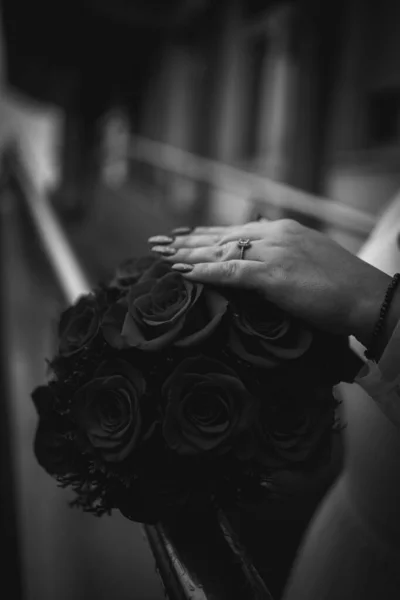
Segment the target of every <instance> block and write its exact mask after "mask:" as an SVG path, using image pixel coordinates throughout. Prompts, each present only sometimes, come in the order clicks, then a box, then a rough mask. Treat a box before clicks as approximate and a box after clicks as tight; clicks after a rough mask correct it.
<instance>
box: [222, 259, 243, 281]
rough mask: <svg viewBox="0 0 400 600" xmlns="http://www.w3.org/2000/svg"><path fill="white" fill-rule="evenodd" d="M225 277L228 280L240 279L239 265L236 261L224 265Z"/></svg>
mask: <svg viewBox="0 0 400 600" xmlns="http://www.w3.org/2000/svg"><path fill="white" fill-rule="evenodd" d="M223 273H224V277H226V278H227V279H238V276H239V269H238V263H237V262H235V261H227V262H225V263H224V264H223Z"/></svg>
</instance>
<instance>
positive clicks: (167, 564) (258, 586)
mask: <svg viewBox="0 0 400 600" xmlns="http://www.w3.org/2000/svg"><path fill="white" fill-rule="evenodd" d="M8 154H9V156H8V162H9V165H10V164H11V171H12V173H13V175H14V178H13V180H16V182H17V184H18V187H19V190H20V192H21V196H22V197H23V198H24V202H25V203H26V208H27V209H28V211H29V213H30V216H31V218H32V220H33V223H34V226H35V228H36V230H37V233H38V234H39V238H40V240H41V242H42V245H43V248H44V250H45V252H46V255H47V257H48V259H49V262H50V264H51V266H52V267H53V271H54V274H55V275H56V278H57V280H58V282H59V284H60V287H61V289H62V291H63V293H64V296H65V299H66V301H67V302H68V303H69V304H71V303H73V302H75V301H76V300H77V299H78V298H79V297H80V296H82V295H85V294H87V293H88V292H89V291H90V290H91V285H90V282H89V280H88V278H87V276H86V274H85V273H84V272H83V270H82V268H81V266H80V264H79V260H78V258H77V257H76V255H75V253H74V251H73V249H72V248H71V246H70V244H69V242H68V239H67V237H66V235H65V234H64V232H63V230H62V227H61V225H60V223H59V222H58V220H57V217H56V215H55V213H54V211H53V209H52V208H51V206H50V204H49V202H48V200H47V198H46V197H45V196H44V194H42V193H40V192H39V191H38V190H36V189H35V187H34V185H33V183H32V181H31V180H30V178H29V176H28V174H27V172H26V171H25V169H24V167H23V165H22V163H21V160H20V159H19V152H18V149H17V148H16V147H15V146H12V147H11V148H10V149H9V150H8ZM9 170H10V169H9ZM217 517H218V523H219V527H220V533H221V535H222V537H223V539H224V540H225V543H226V544H227V546H228V548H229V551H230V552H231V553H232V562H233V563H235V565H236V568H237V569H239V570H241V572H242V574H243V576H244V578H245V580H246V584H247V587H248V591H249V593H251V600H273V598H272V595H271V594H270V592H269V590H268V589H267V587H266V585H265V583H264V581H263V580H262V578H261V577H260V575H259V574H258V572H257V570H256V569H255V567H252V566H249V561H248V560H247V559H246V557H245V553H244V551H243V549H242V548H241V547H240V544H239V542H238V540H237V539H236V536H235V534H234V532H233V531H232V530H231V529H230V524H229V522H228V520H227V519H226V518H225V517H224V515H223V514H222V513H221V514H218V515H217ZM143 531H144V534H145V537H146V539H147V541H148V543H149V546H150V548H151V551H152V552H153V556H154V559H155V562H156V567H157V570H158V572H159V573H160V575H161V579H162V582H163V585H164V588H165V591H166V593H167V595H168V598H170V600H211V597H212V600H218V596H215V595H214V593H213V592H211V596H210V595H209V594H208V592H206V591H205V590H204V589H203V588H202V586H201V584H200V583H197V582H195V581H194V579H193V578H192V576H191V574H190V572H189V570H188V569H186V567H185V565H184V564H183V563H182V561H181V560H180V559H179V557H178V553H177V551H176V549H175V547H174V545H173V544H172V543H171V541H170V540H169V537H168V535H167V533H166V531H165V529H164V527H163V526H162V525H153V526H149V525H143ZM249 600H250V597H249Z"/></svg>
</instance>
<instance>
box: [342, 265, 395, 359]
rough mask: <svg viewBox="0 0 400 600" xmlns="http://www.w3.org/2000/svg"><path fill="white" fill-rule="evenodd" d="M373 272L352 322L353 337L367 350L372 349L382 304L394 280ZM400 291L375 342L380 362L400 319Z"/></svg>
mask: <svg viewBox="0 0 400 600" xmlns="http://www.w3.org/2000/svg"><path fill="white" fill-rule="evenodd" d="M373 270H374V273H372V272H371V276H370V286H369V288H368V290H365V291H364V293H363V294H360V296H361V297H359V298H358V302H357V303H356V305H355V307H354V309H355V310H354V315H355V318H354V319H353V321H352V332H351V333H352V335H354V337H355V338H356V339H357V340H358V341H359V342H361V344H362V345H363V346H364V347H365V348H367V349H368V348H370V346H371V342H372V340H373V337H374V336H373V334H374V329H375V325H376V323H377V321H378V319H379V315H380V310H381V307H382V303H383V301H384V299H385V294H386V292H387V289H388V287H389V285H390V283H391V281H392V278H391V277H390V276H389V275H387V274H386V273H383V272H382V271H379V270H377V269H373ZM399 292H400V290H399V288H397V289H396V290H395V292H394V294H393V296H392V300H391V302H390V304H389V307H388V309H387V312H386V315H385V318H384V321H383V326H382V328H381V330H380V333H379V335H378V337H377V338H376V339H375V341H374V348H375V356H376V359H377V360H379V358H380V356H381V355H382V352H383V351H384V349H385V347H386V345H387V343H388V341H389V340H390V338H391V335H392V333H393V331H394V329H395V327H396V325H397V323H398V321H399V319H400V293H399Z"/></svg>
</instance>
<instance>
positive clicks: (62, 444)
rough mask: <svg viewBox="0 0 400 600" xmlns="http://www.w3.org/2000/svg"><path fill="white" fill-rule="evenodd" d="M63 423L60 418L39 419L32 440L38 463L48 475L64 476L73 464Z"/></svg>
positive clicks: (71, 448)
mask: <svg viewBox="0 0 400 600" xmlns="http://www.w3.org/2000/svg"><path fill="white" fill-rule="evenodd" d="M63 426H64V427H65V423H62V422H61V417H60V416H55V417H54V418H49V417H46V418H44V419H40V421H39V424H38V427H37V430H36V434H35V440H34V452H35V456H36V459H37V461H38V463H39V464H40V465H41V466H42V467H43V469H45V471H47V473H49V474H50V475H66V474H67V473H69V472H70V470H71V466H72V463H73V456H74V447H73V445H72V442H71V439H70V437H69V436H68V432H66V431H63Z"/></svg>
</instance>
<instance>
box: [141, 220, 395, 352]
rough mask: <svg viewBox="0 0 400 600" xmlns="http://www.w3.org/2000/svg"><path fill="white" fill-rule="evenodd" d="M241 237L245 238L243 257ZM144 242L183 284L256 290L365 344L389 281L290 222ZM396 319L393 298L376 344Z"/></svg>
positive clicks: (211, 229) (321, 325) (213, 229)
mask: <svg viewBox="0 0 400 600" xmlns="http://www.w3.org/2000/svg"><path fill="white" fill-rule="evenodd" d="M240 238H244V239H249V240H251V247H250V248H249V249H247V250H246V251H245V253H244V257H243V260H240V249H239V248H238V246H237V241H238V240H239V239H240ZM170 240H172V241H170ZM149 243H150V244H151V245H153V248H152V250H153V251H154V252H156V253H157V254H158V255H159V256H162V257H163V258H164V259H165V260H167V261H168V262H170V263H173V264H174V268H176V269H177V270H178V271H180V272H181V273H182V274H183V276H184V277H185V278H187V279H190V280H193V281H199V282H202V283H206V284H211V285H218V286H220V285H222V286H229V287H237V288H241V289H252V290H256V291H258V292H259V293H260V294H262V295H264V296H265V298H266V299H267V300H269V301H271V302H274V303H275V304H276V305H278V306H279V307H280V308H282V309H283V310H286V311H287V312H288V313H290V314H292V315H293V316H296V317H298V318H301V319H303V320H305V321H306V322H309V323H310V324H312V325H314V326H316V327H318V328H319V329H321V330H325V331H328V332H331V333H337V334H345V335H354V336H355V337H356V338H357V339H358V340H359V341H360V342H361V343H362V344H363V345H364V346H365V347H368V345H369V343H370V341H371V337H372V333H373V330H374V326H375V323H376V321H377V319H378V317H379V311H380V307H381V304H382V301H383V299H384V296H385V292H386V290H387V287H388V285H389V284H390V281H391V278H390V276H389V275H387V274H386V273H383V272H382V271H380V270H379V269H376V268H375V267H373V266H371V265H369V264H367V263H365V262H364V261H363V260H361V259H359V258H358V257H356V256H354V255H353V254H351V253H350V252H348V251H347V250H345V249H344V248H342V247H341V246H340V245H339V244H337V243H336V242H335V241H333V240H331V239H330V238H329V237H328V236H326V235H325V234H323V233H320V232H318V231H315V230H314V229H310V228H308V227H305V226H303V225H301V224H299V223H297V222H296V221H293V220H291V219H281V220H277V221H272V222H269V221H265V220H264V221H257V222H252V223H247V224H246V225H240V226H229V227H199V228H196V229H194V230H193V231H192V232H191V233H189V234H185V235H176V236H175V237H174V236H170V237H169V238H168V237H166V236H156V237H154V238H150V239H149ZM154 244H156V245H155V246H154ZM182 265H188V266H187V267H186V268H183V267H182ZM399 316H400V301H399V295H398V294H396V297H395V298H394V301H393V302H392V306H391V309H390V311H389V314H388V316H387V319H386V324H385V329H384V331H383V332H382V336H381V337H382V339H381V340H380V342H381V346H382V347H384V346H385V344H386V341H387V340H388V339H389V337H390V335H391V333H392V331H393V329H394V327H395V325H396V322H397V320H398V318H399Z"/></svg>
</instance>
